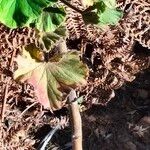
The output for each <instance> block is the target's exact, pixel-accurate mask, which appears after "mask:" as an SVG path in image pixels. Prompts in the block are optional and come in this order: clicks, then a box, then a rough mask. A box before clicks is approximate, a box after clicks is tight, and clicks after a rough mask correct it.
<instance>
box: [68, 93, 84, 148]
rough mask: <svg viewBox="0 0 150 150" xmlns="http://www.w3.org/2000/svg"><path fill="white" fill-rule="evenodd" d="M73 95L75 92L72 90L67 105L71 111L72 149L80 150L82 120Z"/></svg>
mask: <svg viewBox="0 0 150 150" xmlns="http://www.w3.org/2000/svg"><path fill="white" fill-rule="evenodd" d="M75 97H76V93H75V91H74V90H72V91H71V92H70V95H69V101H70V105H69V106H70V111H71V122H72V128H73V135H72V149H73V150H82V121H81V116H80V112H79V106H78V102H77V99H75Z"/></svg>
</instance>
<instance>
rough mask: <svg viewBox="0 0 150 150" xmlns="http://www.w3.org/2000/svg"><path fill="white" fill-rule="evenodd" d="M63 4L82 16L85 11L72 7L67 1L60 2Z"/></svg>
mask: <svg viewBox="0 0 150 150" xmlns="http://www.w3.org/2000/svg"><path fill="white" fill-rule="evenodd" d="M60 1H61V2H62V3H64V4H65V5H66V6H68V7H70V8H72V9H73V10H75V11H77V12H78V13H80V14H82V13H83V11H81V10H80V9H78V8H76V7H75V6H73V5H71V4H70V3H69V2H67V1H66V0H60Z"/></svg>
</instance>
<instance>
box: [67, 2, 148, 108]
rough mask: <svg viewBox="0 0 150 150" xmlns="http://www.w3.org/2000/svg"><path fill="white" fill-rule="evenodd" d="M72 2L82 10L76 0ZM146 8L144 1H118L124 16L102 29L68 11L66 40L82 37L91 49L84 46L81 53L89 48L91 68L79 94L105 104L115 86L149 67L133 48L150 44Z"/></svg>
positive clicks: (146, 61)
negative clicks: (137, 45)
mask: <svg viewBox="0 0 150 150" xmlns="http://www.w3.org/2000/svg"><path fill="white" fill-rule="evenodd" d="M71 2H72V4H73V5H74V6H80V7H78V9H80V10H84V7H83V6H82V4H81V3H80V1H79V0H72V1H71ZM149 7H150V3H149V2H148V1H144V0H140V1H138V0H135V1H128V0H127V1H118V8H119V9H121V10H123V11H124V16H123V18H122V19H121V21H120V22H119V23H118V24H117V25H116V26H115V27H113V26H109V27H106V28H105V29H100V28H98V27H97V26H95V25H93V24H85V23H84V21H83V18H82V15H81V14H80V13H76V12H75V11H72V10H71V9H70V10H69V11H68V12H67V16H68V17H67V21H66V22H67V29H68V32H69V39H72V37H73V38H76V39H79V38H81V39H82V40H84V43H85V44H86V45H92V46H91V47H90V49H89V48H87V47H88V46H87V47H86V49H85V51H84V52H83V54H82V55H83V57H84V56H87V55H88V56H89V54H88V53H90V52H91V51H92V52H91V56H90V57H89V58H88V61H89V62H90V64H91V65H90V67H91V68H92V69H91V72H90V77H89V79H88V85H87V86H86V88H85V87H84V88H83V89H80V94H84V95H86V96H85V97H86V101H89V102H90V103H94V104H103V105H105V104H107V103H108V101H109V100H111V98H113V97H114V96H115V94H114V90H115V89H118V88H120V87H121V86H122V85H123V83H124V82H125V81H129V82H131V81H133V80H134V79H135V75H136V74H137V73H138V72H140V71H141V70H143V69H146V68H148V67H149V65H150V58H149V56H145V55H144V56H143V55H137V54H136V53H135V52H134V51H133V50H134V44H135V42H137V41H138V42H139V43H140V44H141V45H142V46H144V47H147V48H149V46H150V45H149V44H150V38H149V35H150V27H149V24H150V22H149V21H150V19H148V18H149V16H150V14H149V9H148V8H149ZM77 15H78V17H77ZM74 22H75V25H74ZM83 31H84V32H83ZM89 51H90V52H89ZM143 53H144V52H143ZM86 59H87V58H86Z"/></svg>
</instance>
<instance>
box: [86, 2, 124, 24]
mask: <svg viewBox="0 0 150 150" xmlns="http://www.w3.org/2000/svg"><path fill="white" fill-rule="evenodd" d="M122 16H123V13H122V12H121V11H119V10H117V9H116V1H115V0H100V1H99V2H96V3H94V5H93V9H92V10H91V11H89V12H88V11H87V12H85V13H84V14H83V19H84V21H85V23H86V24H89V23H92V24H98V25H99V26H100V27H102V26H104V25H116V24H117V23H118V21H119V20H120V19H121V17H122ZM93 18H94V19H93Z"/></svg>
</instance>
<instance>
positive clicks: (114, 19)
mask: <svg viewBox="0 0 150 150" xmlns="http://www.w3.org/2000/svg"><path fill="white" fill-rule="evenodd" d="M122 15H123V14H122V12H121V11H117V10H116V9H110V8H105V11H104V12H102V13H99V14H98V16H99V22H100V24H107V25H109V24H110V25H116V24H117V23H118V21H119V20H120V19H121V17H122Z"/></svg>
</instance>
